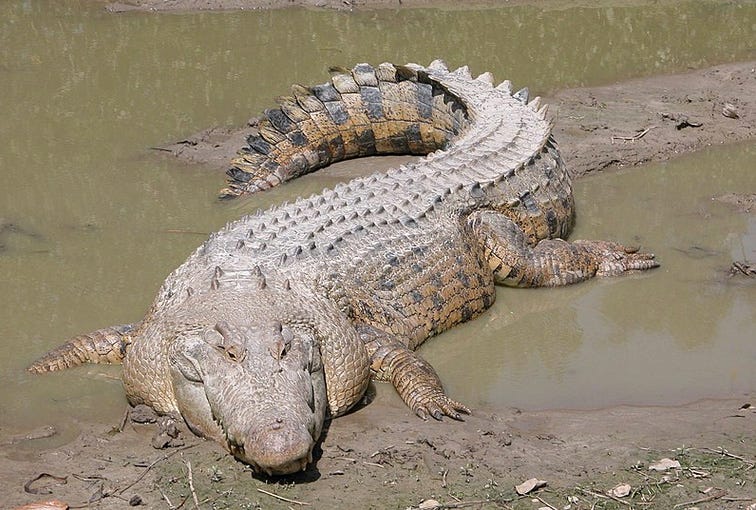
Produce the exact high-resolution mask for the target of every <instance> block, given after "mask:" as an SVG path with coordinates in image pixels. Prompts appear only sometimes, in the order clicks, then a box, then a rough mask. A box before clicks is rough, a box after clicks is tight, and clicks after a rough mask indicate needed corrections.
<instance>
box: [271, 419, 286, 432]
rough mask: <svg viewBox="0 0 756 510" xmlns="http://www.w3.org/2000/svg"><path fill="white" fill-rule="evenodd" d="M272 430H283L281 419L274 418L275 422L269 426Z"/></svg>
mask: <svg viewBox="0 0 756 510" xmlns="http://www.w3.org/2000/svg"><path fill="white" fill-rule="evenodd" d="M271 428H272V429H273V430H280V429H281V428H283V418H276V421H275V422H274V423H273V425H272V426H271Z"/></svg>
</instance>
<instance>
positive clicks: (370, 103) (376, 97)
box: [360, 87, 385, 120]
mask: <svg viewBox="0 0 756 510" xmlns="http://www.w3.org/2000/svg"><path fill="white" fill-rule="evenodd" d="M360 97H362V104H363V105H365V110H367V115H368V117H369V118H370V120H384V118H385V117H384V115H383V102H382V101H383V100H382V97H381V90H380V89H379V88H378V87H360Z"/></svg>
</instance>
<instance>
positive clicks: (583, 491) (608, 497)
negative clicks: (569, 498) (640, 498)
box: [577, 487, 649, 506]
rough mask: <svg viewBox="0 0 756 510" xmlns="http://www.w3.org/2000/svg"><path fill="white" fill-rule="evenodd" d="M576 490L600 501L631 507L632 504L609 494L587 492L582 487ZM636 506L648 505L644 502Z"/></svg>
mask: <svg viewBox="0 0 756 510" xmlns="http://www.w3.org/2000/svg"><path fill="white" fill-rule="evenodd" d="M577 490H579V491H580V492H582V493H583V494H588V495H589V496H593V497H594V498H600V499H611V500H612V501H616V502H617V503H621V504H623V505H625V506H633V505H632V503H630V502H628V501H624V500H622V499H620V498H618V497H616V496H612V495H611V494H600V493H598V492H593V491H589V490H588V489H583V488H582V487H577ZM636 504H637V505H648V504H649V503H644V502H638V503H636Z"/></svg>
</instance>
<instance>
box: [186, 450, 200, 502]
mask: <svg viewBox="0 0 756 510" xmlns="http://www.w3.org/2000/svg"><path fill="white" fill-rule="evenodd" d="M184 464H186V472H187V473H186V478H187V480H188V481H189V491H191V493H192V500H194V507H195V508H196V509H197V510H199V507H200V506H199V499H198V498H197V493H196V492H195V490H194V477H193V476H192V463H191V462H189V461H188V460H185V461H184Z"/></svg>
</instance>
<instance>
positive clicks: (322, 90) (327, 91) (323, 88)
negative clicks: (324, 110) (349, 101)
mask: <svg viewBox="0 0 756 510" xmlns="http://www.w3.org/2000/svg"><path fill="white" fill-rule="evenodd" d="M310 91H311V92H312V93H313V94H314V95H315V97H317V98H318V99H320V100H321V101H323V102H324V103H325V102H328V101H341V94H339V91H338V90H336V88H335V87H334V86H333V85H332V84H330V83H324V84H323V85H315V86H314V87H311V88H310Z"/></svg>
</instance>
